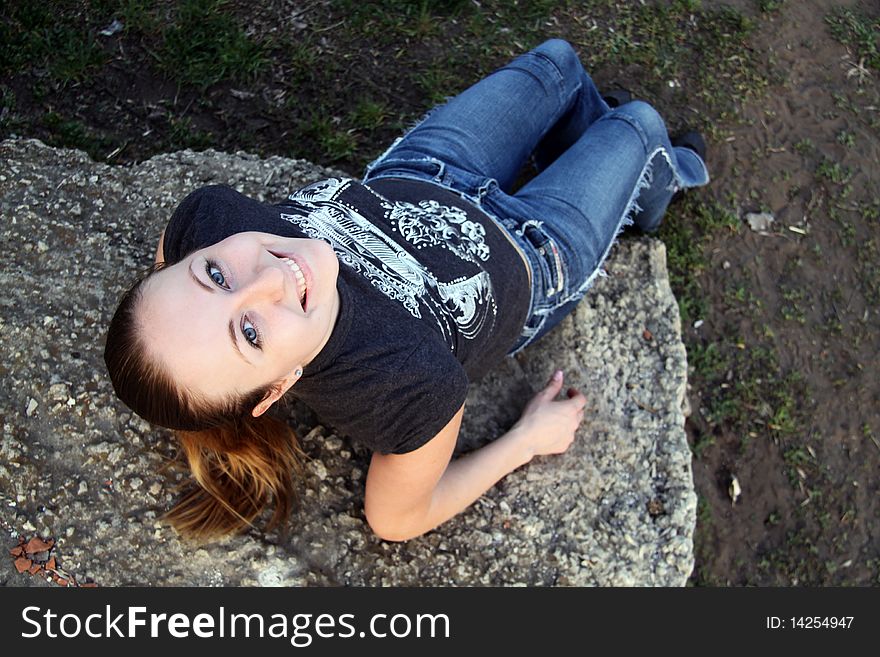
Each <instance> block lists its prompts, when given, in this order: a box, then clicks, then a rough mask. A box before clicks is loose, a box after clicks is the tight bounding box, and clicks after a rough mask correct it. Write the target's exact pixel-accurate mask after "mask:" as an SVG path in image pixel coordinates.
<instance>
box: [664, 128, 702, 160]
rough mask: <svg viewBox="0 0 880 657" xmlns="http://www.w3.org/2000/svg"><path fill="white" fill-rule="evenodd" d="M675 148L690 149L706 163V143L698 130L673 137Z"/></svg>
mask: <svg viewBox="0 0 880 657" xmlns="http://www.w3.org/2000/svg"><path fill="white" fill-rule="evenodd" d="M670 141H671V142H672V145H673V146H679V147H683V148H690V149H691V150H692V151H693V152H694V153H696V154H697V155H699V156H700V159H701V160H703V162H705V161H706V141H705V140H704V139H703V135H701V134H700V133H699V132H697V131H696V130H688V131H687V132H685V133H684V134H682V135H678V136H677V137H673V138H672V139H671V140H670Z"/></svg>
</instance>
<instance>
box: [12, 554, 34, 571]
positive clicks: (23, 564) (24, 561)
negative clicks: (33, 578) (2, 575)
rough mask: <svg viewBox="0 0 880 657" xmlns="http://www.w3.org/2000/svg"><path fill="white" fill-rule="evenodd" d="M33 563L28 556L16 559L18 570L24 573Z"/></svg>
mask: <svg viewBox="0 0 880 657" xmlns="http://www.w3.org/2000/svg"><path fill="white" fill-rule="evenodd" d="M31 563H32V562H31V560H30V559H28V558H27V557H19V558H18V559H16V560H15V569H16V570H17V571H18V572H20V573H23V572H25V571H26V570H28V569H30V567H31Z"/></svg>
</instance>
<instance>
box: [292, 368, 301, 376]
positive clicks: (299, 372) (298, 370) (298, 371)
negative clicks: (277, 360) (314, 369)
mask: <svg viewBox="0 0 880 657" xmlns="http://www.w3.org/2000/svg"><path fill="white" fill-rule="evenodd" d="M293 373H294V374H296V376H297V378H299V377H301V376H302V375H303V371H302V368H301V367H297V368H296V369H295V370H294V371H293Z"/></svg>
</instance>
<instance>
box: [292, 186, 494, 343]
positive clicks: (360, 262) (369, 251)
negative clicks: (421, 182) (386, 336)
mask: <svg viewBox="0 0 880 657" xmlns="http://www.w3.org/2000/svg"><path fill="white" fill-rule="evenodd" d="M350 183H351V180H349V179H340V178H331V179H329V180H324V181H321V182H319V183H315V184H312V185H309V186H308V187H305V188H303V189H300V190H298V191H296V192H294V193H293V194H291V195H290V197H289V198H290V200H292V201H295V202H297V203H299V204H300V205H302V206H304V208H305V209H306V210H307V212H308V213H307V214H305V215H300V214H286V213H285V214H282V215H281V218H282V219H284V220H285V221H289V222H290V223H292V224H294V225H296V226H299V227H300V228H301V229H302V230H303V231H304V232H305V233H306V235H308V236H309V237H311V238H313V239H321V240H325V241H327V242H329V243H330V244H331V245H332V246H333V249H334V251H335V252H336V255H337V257H338V258H339V260H340V262H343V263H345V264H346V265H348V266H349V267H352V268H353V269H354V270H355V271H357V272H359V273H361V274H362V275H363V276H364V277H365V278H366V279H367V280H368V281H370V283H371V284H372V285H374V286H375V287H376V288H377V289H379V290H380V291H381V292H382V293H383V294H385V295H386V296H387V297H389V298H390V299H393V300H395V301H398V302H399V303H401V304H402V305H403V307H404V308H406V309H407V310H408V311H409V312H410V313H411V314H412V315H413V316H414V317H417V318H421V317H422V311H423V310H424V311H426V312H427V313H429V314H430V315H431V316H432V317H433V318H434V320H435V321H436V323H437V325H438V326H439V327H440V329H441V331H442V333H443V337H444V338H445V339H446V342H447V344H450V345H451V344H453V341H452V340H451V339H450V338H451V337H452V334H453V331H454V327H453V326H452V324H451V323H450V319H452V321H454V322H455V325H456V326H457V328H458V332H459V333H460V334H461V335H462V336H463V337H464V338H467V339H472V338H473V337H474V336H476V335H477V334H478V333H479V332H480V330H481V329H482V327H483V324H484V323H485V321H486V319H487V317H488V316H489V315H490V314H491V317H492V321H494V319H495V316H496V314H497V310H496V304H495V297H494V294H493V290H492V283H491V280H490V278H489V275H488V273H486V271H484V270H482V267H480V269H481V271H480V272H479V273H477V274H475V275H473V276H471V277H469V278H465V277H461V278H457V279H454V280H451V281H438V280H437V277H436V276H435V275H434V273H433V272H431V271H429V270H428V269H427V268H426V267H425V266H424V265H422V264H421V263H420V262H419V261H418V260H416V259H415V258H414V257H413V256H412V255H411V254H410V253H409V252H408V251H406V250H405V249H404V248H403V247H402V246H401V245H400V244H398V243H397V242H395V241H394V240H393V239H392V238H391V237H389V236H388V235H387V234H386V233H385V232H383V231H382V230H380V228H379V227H377V226H376V225H374V224H373V223H371V222H369V221H368V220H367V219H366V218H365V217H364V216H363V215H361V214H360V213H359V212H358V211H357V210H356V209H355V208H353V207H351V206H349V205H346V204H344V203H341V202H340V201H339V200H338V196H339V194H340V193H341V192H342V191H343V190H344V189H345V187H347V186H348V185H349V184H350ZM365 189H369V188H365ZM370 191H371V190H370ZM376 196H377V198H378V199H379V200H380V201H381V206H382V208H383V209H384V210H385V212H386V219H387V220H388V221H389V222H390V224H391V225H392V226H393V227H395V229H396V231H397V232H398V233H399V234H400V235H401V237H402V238H403V239H405V240H406V241H407V242H409V243H410V244H412V245H413V246H415V247H416V248H417V249H422V248H426V247H436V248H443V249H446V250H448V251H450V252H452V253H454V254H455V255H456V256H458V258H459V259H460V260H463V261H466V262H470V263H473V264H475V265H477V266H478V267H479V263H480V262H485V261H486V260H488V258H489V256H490V253H489V247H488V245H487V244H486V243H485V241H484V239H483V238H484V236H485V230H484V228H483V227H482V226H481V225H480V224H478V223H475V222H473V221H470V220H468V218H467V214H466V213H465V212H464V211H463V210H461V209H459V208H454V207H448V206H444V205H440V204H439V203H437V202H436V201H422V202H420V203H419V205H418V206H416V205H413V204H411V203H400V202H390V201H388V200H386V199H384V198H382V197H379V196H378V195H376Z"/></svg>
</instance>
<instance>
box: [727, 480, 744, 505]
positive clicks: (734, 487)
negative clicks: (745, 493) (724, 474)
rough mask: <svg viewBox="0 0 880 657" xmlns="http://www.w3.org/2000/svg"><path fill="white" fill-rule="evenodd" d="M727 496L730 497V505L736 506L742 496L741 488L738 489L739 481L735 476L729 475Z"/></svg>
mask: <svg viewBox="0 0 880 657" xmlns="http://www.w3.org/2000/svg"><path fill="white" fill-rule="evenodd" d="M727 494H728V495H730V502H731V504H736V501H737V500H738V499H739V496H740V495H742V488H740V485H739V479H737V478H736V475H731V477H730V487H729V488H728V489H727Z"/></svg>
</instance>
